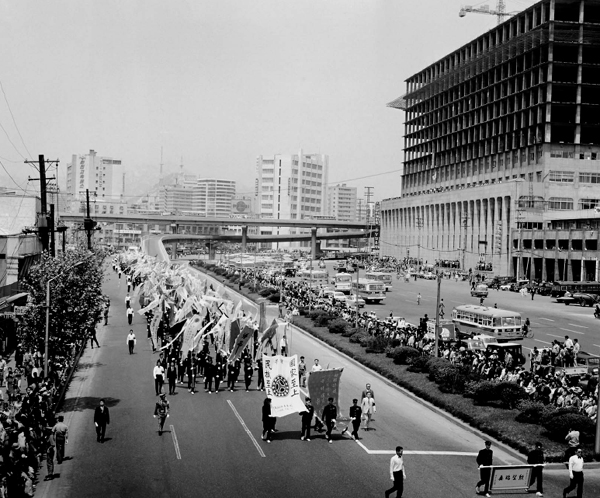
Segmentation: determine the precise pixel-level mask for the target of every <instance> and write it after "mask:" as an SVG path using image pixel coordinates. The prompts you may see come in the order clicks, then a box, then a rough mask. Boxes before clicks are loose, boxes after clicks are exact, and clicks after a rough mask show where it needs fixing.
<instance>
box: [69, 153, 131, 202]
mask: <svg viewBox="0 0 600 498" xmlns="http://www.w3.org/2000/svg"><path fill="white" fill-rule="evenodd" d="M123 182H124V180H123V173H122V169H121V160H120V159H112V158H110V157H101V156H98V155H96V151H94V150H90V152H89V154H84V155H81V156H78V155H76V154H74V155H73V156H72V157H71V162H70V163H69V164H67V189H66V190H67V193H68V194H70V196H71V198H72V199H74V200H80V199H85V191H86V190H89V191H90V194H91V195H92V196H96V197H98V198H105V199H107V200H111V199H117V198H119V197H120V196H121V195H122V194H123V190H124V186H123Z"/></svg>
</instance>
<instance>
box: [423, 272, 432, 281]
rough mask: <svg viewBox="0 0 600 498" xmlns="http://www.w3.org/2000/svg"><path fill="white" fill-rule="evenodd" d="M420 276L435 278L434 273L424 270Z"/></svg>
mask: <svg viewBox="0 0 600 498" xmlns="http://www.w3.org/2000/svg"><path fill="white" fill-rule="evenodd" d="M421 278H424V279H425V280H435V278H436V276H435V273H433V272H430V271H426V272H423V275H422V277H421Z"/></svg>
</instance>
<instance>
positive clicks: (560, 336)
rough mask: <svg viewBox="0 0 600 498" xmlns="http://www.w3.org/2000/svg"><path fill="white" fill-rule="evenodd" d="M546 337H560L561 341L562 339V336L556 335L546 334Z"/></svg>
mask: <svg viewBox="0 0 600 498" xmlns="http://www.w3.org/2000/svg"><path fill="white" fill-rule="evenodd" d="M546 335H549V336H550V337H558V338H559V339H562V336H560V335H554V334H546Z"/></svg>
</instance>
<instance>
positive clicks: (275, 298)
mask: <svg viewBox="0 0 600 498" xmlns="http://www.w3.org/2000/svg"><path fill="white" fill-rule="evenodd" d="M280 298H281V295H280V294H279V292H278V291H275V292H273V294H271V295H270V296H269V297H268V299H269V301H271V302H272V303H278V302H279V299H280Z"/></svg>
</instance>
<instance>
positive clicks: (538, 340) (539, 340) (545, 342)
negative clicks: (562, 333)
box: [534, 339, 552, 344]
mask: <svg viewBox="0 0 600 498" xmlns="http://www.w3.org/2000/svg"><path fill="white" fill-rule="evenodd" d="M534 341H537V342H541V343H542V344H552V343H551V342H548V341H542V340H541V339H534Z"/></svg>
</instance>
